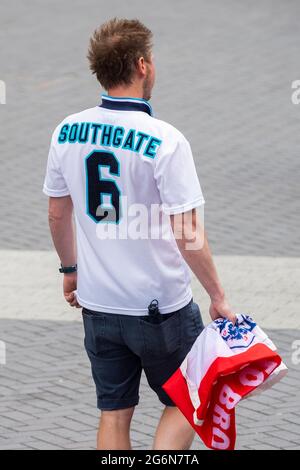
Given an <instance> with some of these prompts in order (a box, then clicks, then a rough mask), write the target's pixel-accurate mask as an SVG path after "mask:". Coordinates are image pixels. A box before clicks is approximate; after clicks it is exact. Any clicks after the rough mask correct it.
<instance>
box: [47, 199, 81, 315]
mask: <svg viewBox="0 0 300 470" xmlns="http://www.w3.org/2000/svg"><path fill="white" fill-rule="evenodd" d="M48 220H49V227H50V231H51V236H52V240H53V243H54V246H55V249H56V251H57V254H58V256H59V258H60V261H61V264H62V265H63V266H73V265H75V264H76V242H75V230H74V223H73V203H72V199H71V198H70V196H65V197H50V198H49V211H48ZM76 287H77V273H76V272H75V273H69V274H64V281H63V290H64V296H65V299H66V301H67V302H68V303H69V304H70V305H71V306H72V307H79V304H78V302H77V300H76V296H75V292H74V291H75V290H76Z"/></svg>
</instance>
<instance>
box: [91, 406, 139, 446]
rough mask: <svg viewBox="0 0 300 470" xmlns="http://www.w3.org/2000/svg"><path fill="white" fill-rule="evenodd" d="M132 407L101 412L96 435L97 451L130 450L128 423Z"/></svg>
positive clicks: (132, 410)
mask: <svg viewBox="0 0 300 470" xmlns="http://www.w3.org/2000/svg"><path fill="white" fill-rule="evenodd" d="M133 412H134V407H132V408H126V409H121V410H112V411H101V415H100V420H99V429H98V434H97V449H98V450H131V443H130V423H131V418H132V415H133Z"/></svg>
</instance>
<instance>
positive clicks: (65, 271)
mask: <svg viewBox="0 0 300 470" xmlns="http://www.w3.org/2000/svg"><path fill="white" fill-rule="evenodd" d="M76 271H77V264H75V265H74V266H63V265H62V264H61V265H60V268H59V272H60V273H63V274H70V273H76Z"/></svg>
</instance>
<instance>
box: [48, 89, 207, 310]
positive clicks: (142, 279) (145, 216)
mask: <svg viewBox="0 0 300 470" xmlns="http://www.w3.org/2000/svg"><path fill="white" fill-rule="evenodd" d="M43 191H44V193H45V194H46V195H48V196H51V197H62V196H67V195H70V196H71V198H72V201H73V206H74V214H75V222H76V239H77V265H78V282H77V293H76V295H77V299H78V302H79V303H80V305H81V306H83V307H85V308H88V309H91V310H94V311H104V312H108V313H119V314H126V315H146V314H148V305H149V304H150V302H151V301H152V300H153V299H157V300H158V302H159V309H160V311H161V313H170V312H172V311H175V310H177V309H179V308H182V307H184V306H185V305H186V304H187V303H188V302H189V301H190V300H191V298H192V292H191V287H190V273H189V268H188V266H187V264H186V263H185V261H184V259H183V258H182V256H181V254H180V251H179V249H178V247H177V244H176V241H175V238H174V236H173V233H172V231H171V230H170V223H169V220H168V219H169V217H168V216H167V215H164V214H168V215H169V214H177V213H182V212H186V211H189V210H191V209H192V208H195V207H197V206H201V205H202V204H204V198H203V195H202V191H201V187H200V184H199V180H198V177H197V173H196V169H195V165H194V161H193V156H192V152H191V147H190V145H189V143H188V141H187V140H186V138H185V137H184V136H183V134H182V133H181V132H179V131H178V130H177V129H176V128H175V127H173V126H172V125H170V124H168V123H166V122H164V121H161V120H159V119H156V118H154V117H153V116H152V109H151V106H150V104H149V102H148V101H145V100H143V99H136V98H116V97H111V96H108V95H102V104H101V105H100V106H96V107H94V108H91V109H87V110H85V111H82V112H80V113H78V114H73V115H71V116H68V117H67V118H66V119H64V120H63V121H62V122H61V124H59V126H58V127H57V128H56V129H55V131H54V133H53V136H52V141H51V146H50V151H49V156H48V164H47V172H46V177H45V181H44V188H43ZM166 219H167V220H166ZM162 234H164V236H163V235H162ZM166 234H167V236H166Z"/></svg>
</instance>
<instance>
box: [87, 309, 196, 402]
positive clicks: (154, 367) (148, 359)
mask: <svg viewBox="0 0 300 470" xmlns="http://www.w3.org/2000/svg"><path fill="white" fill-rule="evenodd" d="M159 315H160V322H159V323H153V322H152V321H151V319H150V318H149V316H145V315H144V316H131V315H123V314H115V313H104V312H94V311H91V310H88V309H86V308H83V310H82V316H83V323H84V330H85V339H84V344H85V348H86V351H87V354H88V356H89V359H90V362H91V369H92V375H93V379H94V381H95V384H96V393H97V406H98V408H99V409H101V410H117V409H121V408H129V407H132V406H135V405H137V404H138V402H139V385H140V379H141V373H142V370H143V369H144V372H145V375H146V377H147V380H148V383H149V386H150V387H151V388H152V389H153V390H154V392H155V393H156V394H157V396H158V398H159V400H160V401H161V402H162V403H163V404H164V405H167V406H175V404H174V402H173V401H172V400H171V398H169V396H168V395H167V394H166V392H165V391H164V390H163V389H162V385H163V383H164V382H165V381H166V380H167V379H168V378H169V377H170V376H171V375H172V374H173V373H174V372H175V370H176V369H177V368H178V367H179V366H180V364H181V363H182V361H183V359H184V358H185V356H186V354H187V353H188V352H189V350H190V349H191V347H192V345H193V343H194V341H195V340H196V338H197V336H198V335H199V334H200V333H201V331H202V329H203V322H202V318H201V314H200V310H199V307H198V305H197V304H195V303H194V302H193V301H192V300H191V301H190V302H189V303H188V304H187V305H186V306H185V307H183V308H181V309H179V310H176V311H175V312H172V313H168V314H159Z"/></svg>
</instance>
